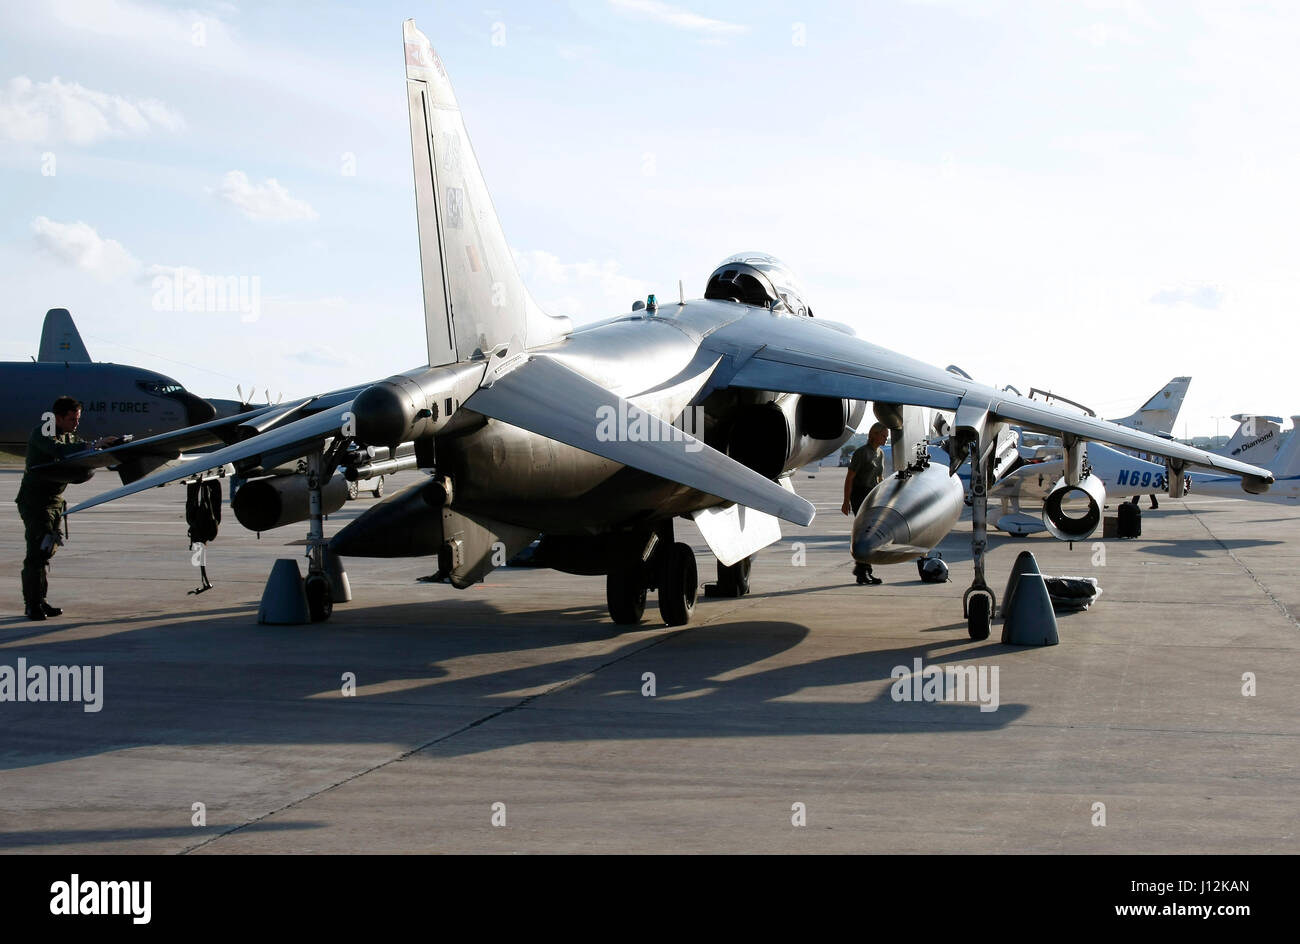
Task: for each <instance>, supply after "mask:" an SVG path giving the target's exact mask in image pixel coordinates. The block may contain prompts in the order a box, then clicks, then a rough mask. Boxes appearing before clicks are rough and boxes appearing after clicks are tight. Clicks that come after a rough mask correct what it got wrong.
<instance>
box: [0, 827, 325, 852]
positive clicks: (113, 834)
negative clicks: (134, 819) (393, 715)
mask: <svg viewBox="0 0 1300 944" xmlns="http://www.w3.org/2000/svg"><path fill="white" fill-rule="evenodd" d="M325 825H326V824H325V823H320V822H310V821H308V822H303V821H301V820H300V821H297V822H286V821H283V820H275V821H273V822H271V821H265V820H263V821H259V822H256V823H246V824H244V825H243V826H241V827H240V832H259V833H271V832H287V831H290V830H299V829H319V828H320V827H322V826H325ZM225 828H226V829H229V826H226V827H225ZM219 831H223V830H221V829H220V828H219V827H217V826H216V825H213V826H209V827H194V826H191V825H189V824H188V823H187V824H185V825H183V826H153V827H149V828H144V827H131V826H120V827H116V828H108V829H27V830H14V831H12V832H0V849H19V848H23V847H26V846H57V845H66V844H76V845H79V846H84V845H89V844H91V843H97V842H130V841H132V840H135V839H175V838H177V837H184V838H185V839H190V840H199V839H205V838H208V837H209V836H212V835H215V834H216V833H218V832H219Z"/></svg>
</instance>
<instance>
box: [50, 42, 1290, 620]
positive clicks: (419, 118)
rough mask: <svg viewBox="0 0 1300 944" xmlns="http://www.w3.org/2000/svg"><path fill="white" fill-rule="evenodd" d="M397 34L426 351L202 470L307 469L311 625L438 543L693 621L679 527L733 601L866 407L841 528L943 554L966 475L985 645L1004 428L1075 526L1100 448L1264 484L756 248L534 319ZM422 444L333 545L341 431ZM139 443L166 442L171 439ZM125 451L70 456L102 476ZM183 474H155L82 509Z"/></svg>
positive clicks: (434, 75)
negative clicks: (987, 373) (352, 566)
mask: <svg viewBox="0 0 1300 944" xmlns="http://www.w3.org/2000/svg"><path fill="white" fill-rule="evenodd" d="M403 39H404V47H405V53H406V94H407V102H408V105H409V111H410V124H411V144H412V153H413V158H414V165H415V194H416V207H417V212H416V218H417V227H418V230H419V237H420V262H421V269H422V276H423V285H424V317H425V327H426V339H427V344H428V363H427V364H425V365H423V366H420V367H417V368H415V369H413V370H408V371H406V372H404V373H400V374H395V375H393V376H391V377H389V378H387V379H386V380H380V381H379V382H377V383H372V384H369V385H366V386H363V387H357V388H353V389H351V390H345V391H335V392H333V393H330V394H325V395H323V396H321V397H309V398H306V399H303V400H300V401H297V402H296V403H292V404H287V405H284V406H281V407H277V408H275V409H273V410H267V411H262V412H259V413H256V414H245V416H244V417H242V418H241V417H235V418H232V419H231V420H227V421H217V422H218V423H223V422H226V423H231V424H238V429H236V428H235V427H234V426H226V427H222V429H221V431H220V432H221V433H222V435H223V436H224V437H228V438H229V439H231V440H234V439H236V438H237V437H239V436H246V437H247V438H244V439H242V440H240V441H234V442H233V444H232V445H229V446H227V447H225V448H222V449H218V450H217V451H215V452H213V453H212V454H211V455H210V456H209V459H208V461H209V462H210V464H211V466H212V467H214V468H216V467H220V466H222V465H223V464H225V463H228V462H229V463H235V464H236V466H237V467H238V468H240V470H241V471H243V472H247V471H248V470H251V469H254V468H257V467H261V468H270V467H272V466H274V465H276V464H278V463H281V462H284V461H288V460H291V459H293V458H296V457H300V456H305V457H306V465H307V470H308V473H307V476H306V478H305V488H306V491H307V493H308V498H309V500H308V502H306V503H304V505H305V507H306V508H307V509H308V511H307V513H304V514H303V515H302V516H301V517H298V518H297V519H296V520H300V521H301V520H307V521H309V522H310V524H309V529H310V530H309V533H308V542H307V544H308V550H307V556H308V575H307V578H306V587H305V589H306V593H307V597H308V602H309V606H310V609H311V613H312V616H313V618H314V619H323V618H325V617H327V616H328V615H329V613H330V611H331V608H332V595H333V591H332V590H331V577H330V569H329V568H327V566H326V565H327V563H330V564H331V567H334V566H336V565H337V561H330V558H331V556H332V555H338V556H341V557H344V558H346V557H348V556H368V557H413V556H426V555H436V556H437V559H438V573H437V575H436V576H438V577H441V578H443V579H446V580H449V581H450V582H451V584H452V585H453V586H455V587H460V588H463V587H467V586H470V585H471V584H473V583H475V582H477V581H479V580H481V579H483V577H484V576H485V575H486V574H487V573H488V571H490V570H491V569H492V567H493V566H494V565H495V564H497V563H500V562H501V561H503V560H506V559H508V558H509V557H511V556H513V555H514V554H515V553H516V552H518V551H520V550H521V549H523V548H525V547H526V546H528V545H529V544H531V542H532V541H534V540H535V539H536V538H538V536H540V537H541V541H540V543H539V544H538V546H537V549H536V552H535V558H534V562H535V563H538V564H541V565H544V566H549V567H553V568H556V569H559V570H563V571H567V572H569V573H577V574H589V575H593V576H599V575H603V576H604V577H605V590H606V599H607V602H608V605H609V612H610V615H611V617H612V618H613V620H614V621H615V622H616V623H620V624H634V623H637V622H639V621H640V620H641V619H642V616H643V612H644V609H645V603H646V593H647V590H657V591H658V595H659V599H658V603H659V610H660V613H661V615H662V616H663V618H664V621H665V622H666V623H668V624H669V625H683V624H685V623H687V622H688V621H689V619H690V617H691V613H692V609H693V607H694V605H695V600H696V593H697V587H698V582H699V581H698V577H697V571H696V564H695V556H694V553H693V551H692V550H691V548H690V546H689V545H687V544H685V543H680V542H676V541H675V540H674V533H673V524H674V519H676V518H677V517H679V516H681V517H690V518H693V519H694V520H695V522H696V523H697V525H698V526H699V529H700V531H701V533H702V534H703V536H704V538H705V540H706V541H707V542H708V544H709V547H710V549H711V550H712V551H713V553H714V555H715V556H716V557H717V558H718V571H719V585H720V586H721V587H722V588H723V589H724V590H730V591H732V592H734V593H735V594H736V595H739V593H742V592H744V590H743V588H744V586H745V584H746V583H747V575H748V559H749V558H750V556H751V555H753V554H755V553H756V552H757V551H758V550H759V549H761V548H763V547H765V546H767V545H769V544H771V543H773V542H774V541H776V540H777V539H779V537H780V527H779V524H778V521H777V519H783V520H785V521H788V522H791V523H793V524H796V525H799V526H806V525H807V524H809V523H810V522H811V521H812V518H813V506H812V504H811V503H809V502H808V501H805V500H804V499H803V498H800V497H799V496H798V495H796V494H795V493H794V490H793V488H792V486H791V484H790V475H791V474H793V472H794V470H796V469H798V468H800V467H802V466H804V465H806V464H808V463H810V462H813V461H815V460H817V459H818V458H820V457H822V456H825V455H828V454H830V453H833V452H835V451H836V450H838V449H839V448H840V446H841V444H842V443H844V442H845V441H846V440H847V439H848V437H849V436H850V435H851V434H852V432H853V431H854V430H855V429H856V428H857V426H858V425H859V423H860V422H861V421H862V419H863V417H864V416H865V412H866V403H867V401H870V402H871V403H872V404H873V410H874V413H875V415H876V417H877V418H879V419H880V421H881V422H883V423H885V424H886V425H887V426H889V427H890V428H891V430H892V431H893V440H894V442H895V443H897V444H899V445H897V446H896V447H895V449H894V450H893V455H894V458H893V469H894V472H895V473H896V474H894V475H892V476H890V477H888V478H886V480H885V481H884V482H882V483H881V485H880V486H879V487H878V488H877V489H876V490H875V491H873V492H872V493H871V495H870V496H869V497H868V499H867V501H865V502H864V503H863V505H862V507H861V509H860V511H859V513H858V516H857V518H856V519H855V521H854V523H853V532H852V551H853V554H854V556H855V557H857V558H858V559H859V560H864V561H873V562H874V561H881V562H884V561H886V560H891V559H897V558H898V557H899V556H900V555H901V556H902V557H903V558H912V557H915V556H917V555H919V554H923V553H925V552H926V551H927V550H928V549H930V548H932V547H933V546H934V545H935V544H936V543H937V542H938V541H939V540H941V539H942V538H943V537H944V536H945V535H947V533H948V531H949V530H950V529H951V528H952V526H953V524H954V523H955V522H956V521H957V519H958V517H959V516H960V513H961V510H962V507H963V498H964V494H963V492H964V490H963V488H962V485H961V479H960V478H959V477H958V476H957V475H956V474H955V473H956V471H957V469H958V468H959V467H960V466H961V465H962V464H963V463H965V462H967V461H969V462H971V463H972V464H973V467H974V468H975V469H976V474H975V475H973V476H972V482H973V485H972V488H971V492H972V507H973V509H974V515H973V529H974V535H973V540H972V547H973V550H974V565H975V568H974V569H975V576H974V580H973V582H972V585H971V587H970V588H969V589H968V590H967V591H966V594H965V596H964V597H963V603H962V608H963V613H964V614H965V616H966V618H967V622H968V630H969V632H970V635H971V637H972V638H974V639H984V638H987V636H988V633H989V623H990V619H991V617H992V616H993V614H994V610H995V605H996V601H995V598H994V594H993V591H992V589H990V587H989V586H988V584H987V583H986V581H985V579H984V564H985V548H986V523H987V518H986V513H987V489H988V487H989V486H990V485H991V484H992V483H993V482H994V481H996V479H997V476H998V475H999V472H1000V470H1001V469H1003V467H1004V463H1005V458H1006V457H1008V455H1009V453H1008V445H1010V453H1012V454H1014V452H1015V448H1014V442H1013V441H1012V440H1011V438H1010V437H1009V436H1008V424H1012V423H1014V424H1019V425H1021V426H1023V427H1025V428H1028V429H1032V430H1036V431H1040V432H1044V433H1049V434H1055V435H1058V436H1062V437H1064V449H1065V452H1066V455H1067V458H1068V461H1067V463H1066V467H1065V470H1064V474H1063V476H1062V477H1061V480H1060V481H1059V482H1058V483H1056V486H1055V490H1056V491H1057V492H1061V493H1065V494H1070V495H1075V494H1077V495H1079V496H1082V498H1083V499H1085V501H1084V502H1083V504H1084V505H1085V511H1084V513H1083V514H1082V515H1081V516H1080V517H1078V518H1070V519H1068V526H1069V527H1070V528H1072V529H1073V533H1075V534H1077V535H1080V536H1082V535H1084V534H1086V533H1091V531H1092V530H1093V529H1094V528H1095V526H1096V522H1097V521H1098V520H1100V510H1099V509H1100V507H1101V504H1102V502H1103V501H1104V490H1103V489H1102V487H1101V486H1100V484H1099V483H1098V482H1097V480H1096V478H1095V477H1094V476H1090V475H1089V472H1088V469H1087V468H1086V466H1085V464H1084V461H1083V456H1084V451H1083V449H1084V443H1085V442H1086V441H1087V440H1099V441H1105V442H1111V443H1115V444H1118V445H1121V446H1124V447H1127V448H1132V449H1141V450H1144V451H1146V452H1150V453H1153V454H1159V455H1161V456H1164V457H1165V458H1166V461H1167V462H1168V464H1169V466H1170V467H1171V468H1174V469H1177V470H1178V471H1179V472H1181V471H1182V470H1183V469H1184V468H1186V467H1189V466H1203V467H1206V468H1209V469H1214V470H1216V471H1219V472H1223V473H1226V474H1230V475H1234V476H1239V477H1240V479H1241V483H1242V485H1243V487H1244V488H1246V490H1247V491H1263V490H1265V489H1267V488H1268V486H1269V484H1270V483H1271V482H1272V476H1271V474H1270V473H1269V472H1268V471H1267V470H1266V469H1262V468H1259V467H1257V466H1254V465H1249V464H1247V463H1244V462H1241V461H1238V460H1235V459H1231V458H1225V457H1220V456H1215V455H1211V454H1210V453H1207V452H1203V451H1201V450H1199V449H1192V448H1189V447H1186V446H1182V445H1179V444H1177V443H1172V442H1167V441H1165V440H1162V439H1159V438H1156V437H1154V436H1151V435H1148V434H1146V433H1143V432H1140V431H1136V430H1132V429H1126V428H1124V427H1121V426H1116V425H1114V424H1112V423H1107V422H1106V421H1104V420H1099V419H1096V418H1092V417H1087V416H1079V415H1077V414H1074V413H1071V412H1068V411H1064V410H1061V409H1059V408H1056V407H1053V406H1050V405H1047V404H1044V403H1042V402H1035V401H1031V400H1029V399H1026V398H1025V397H1022V396H1019V395H1017V394H1011V393H1007V392H1003V391H999V390H996V389H994V388H992V387H987V386H983V385H981V384H978V383H975V382H974V381H972V380H970V379H969V378H965V377H962V376H959V375H957V374H954V373H952V372H949V371H945V370H940V369H938V368H936V367H931V366H929V365H927V364H923V363H921V362H919V361H915V360H912V359H910V358H907V357H903V356H901V355H899V354H895V353H893V352H891V351H888V350H885V349H884V348H881V347H878V346H876V345H874V344H872V343H871V342H869V341H866V340H863V339H860V338H857V337H855V336H853V334H852V332H851V330H850V329H848V328H845V327H842V326H838V325H835V324H831V323H826V322H824V321H822V320H820V319H814V318H813V312H812V309H811V308H810V307H809V305H808V303H807V301H806V296H805V295H804V293H803V292H802V291H801V290H800V289H799V287H798V285H797V283H796V282H795V280H794V279H793V277H792V276H791V275H790V273H789V272H788V270H787V269H786V268H785V267H784V266H783V265H781V264H780V263H779V262H778V261H777V260H775V259H773V258H772V257H770V256H767V255H762V254H758V253H746V254H741V255H737V256H732V257H731V258H729V259H727V260H726V261H725V262H723V263H722V265H720V266H718V268H717V269H715V270H714V272H713V273H712V274H711V275H710V276H709V279H708V281H707V283H706V285H705V290H704V297H703V298H696V299H691V300H689V301H688V300H686V299H685V298H684V297H682V298H680V299H679V300H678V301H676V302H671V303H669V302H657V301H656V299H655V297H654V296H651V297H650V298H649V299H648V300H647V302H646V304H645V305H644V307H637V306H634V310H633V311H631V312H630V313H627V314H623V315H620V316H618V317H615V318H611V319H609V320H606V321H602V322H600V323H597V324H592V325H588V326H585V327H582V328H579V329H576V330H575V329H573V328H572V327H571V325H570V322H569V320H568V319H567V318H557V317H551V316H549V315H547V314H546V313H544V312H543V311H542V310H541V309H540V308H539V307H538V306H537V304H536V303H535V302H534V301H533V299H532V298H531V296H530V295H529V294H528V291H527V289H526V288H525V286H524V285H523V283H522V281H521V280H520V278H519V275H518V272H517V271H516V268H515V265H514V261H513V259H512V257H511V253H510V249H509V246H508V245H507V242H506V239H505V236H504V235H503V233H502V229H501V225H500V223H499V222H498V220H497V216H496V213H495V211H494V210H493V208H492V203H491V200H490V198H489V196H488V191H487V187H486V185H485V183H484V181H483V177H482V174H481V172H480V170H479V166H478V163H477V161H476V159H475V157H474V153H473V151H472V149H471V147H470V143H469V138H468V136H467V135H466V132H465V125H464V122H463V120H462V118H461V113H460V109H459V107H458V106H457V103H456V98H455V95H454V94H453V93H452V88H451V84H450V83H449V82H448V79H447V72H446V70H445V68H444V67H443V63H442V61H441V60H440V59H439V58H438V56H437V55H436V53H435V52H434V51H433V49H432V47H431V46H430V44H429V41H428V39H426V38H425V36H424V35H423V34H422V33H421V32H420V31H419V30H418V29H416V27H415V23H414V21H410V20H408V21H407V22H406V23H405V25H404V27H403ZM638 305H639V303H638ZM208 425H209V426H210V427H211V426H212V424H208ZM209 432H211V430H209ZM930 435H939V436H942V437H943V438H944V439H946V440H947V445H948V449H949V454H950V455H951V456H952V457H953V458H952V461H951V462H950V463H949V464H948V465H937V464H930V463H929V461H928V454H927V452H926V439H927V437H928V436H930ZM408 442H410V443H414V453H415V456H416V458H417V465H418V466H419V467H420V468H421V469H423V470H426V471H427V472H429V473H430V474H429V475H428V476H426V477H422V479H421V481H419V482H418V483H417V484H415V485H412V486H410V487H408V488H407V489H405V490H404V491H401V492H399V493H397V494H394V495H391V496H389V497H387V498H385V499H384V500H383V501H381V502H379V503H378V504H376V505H373V506H371V507H370V508H369V509H368V510H367V511H366V512H365V513H364V514H362V515H360V516H359V517H358V518H356V519H355V520H353V521H352V522H350V523H349V524H348V525H347V526H346V527H345V528H343V529H342V530H341V531H340V532H338V533H337V534H336V535H335V536H334V537H333V539H332V540H326V539H325V537H324V533H323V526H322V514H321V511H322V498H321V492H322V489H323V488H324V487H325V486H326V485H327V484H328V481H329V479H330V477H331V475H332V474H334V469H335V466H336V464H337V458H338V456H340V455H341V454H342V453H343V452H344V451H345V450H346V449H347V448H348V446H349V445H350V444H353V443H355V444H360V445H363V446H365V447H367V448H369V447H396V446H398V445H400V444H405V443H408ZM904 444H905V445H904ZM133 445H137V446H139V444H133ZM124 448H127V449H129V448H130V447H124ZM146 448H151V449H154V450H156V451H165V450H166V449H168V448H170V446H169V440H168V439H167V438H166V437H159V438H156V441H155V442H153V443H152V444H147V446H146ZM116 451H117V450H115V449H109V450H105V451H104V452H103V453H94V454H89V455H82V456H81V457H80V459H76V458H71V459H68V460H65V461H64V463H63V465H73V464H76V463H78V462H79V463H80V464H81V465H82V466H85V467H89V466H91V465H94V466H106V465H111V464H113V463H114V462H115V461H117V460H116V459H115V457H114V453H115V452H116ZM181 477H183V473H181V472H177V471H176V470H171V469H168V470H163V471H160V472H157V473H154V474H151V475H148V476H145V477H143V478H140V479H138V480H136V481H134V482H132V483H131V484H130V485H127V486H125V487H123V488H119V489H116V490H114V491H110V492H107V493H104V494H102V495H99V496H96V497H95V498H92V499H90V500H89V501H85V502H82V503H81V504H80V505H78V506H77V507H76V508H74V509H73V512H79V511H82V510H84V509H87V508H90V507H93V506H95V505H98V504H101V503H103V502H106V501H111V500H113V499H115V498H120V497H122V496H124V495H128V494H131V493H133V492H137V491H141V490H142V489H146V488H151V487H153V486H157V485H161V484H164V483H165V482H168V481H172V480H175V479H178V478H181ZM1172 478H1173V479H1174V480H1175V481H1176V482H1181V481H1182V475H1181V474H1180V475H1176V476H1173V477H1172ZM502 550H504V554H502V553H501V552H502Z"/></svg>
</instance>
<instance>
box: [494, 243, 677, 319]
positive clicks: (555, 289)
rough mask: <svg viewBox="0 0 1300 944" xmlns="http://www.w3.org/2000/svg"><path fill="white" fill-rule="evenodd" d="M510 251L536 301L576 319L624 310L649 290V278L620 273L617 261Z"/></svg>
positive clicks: (608, 314) (536, 251)
mask: <svg viewBox="0 0 1300 944" xmlns="http://www.w3.org/2000/svg"><path fill="white" fill-rule="evenodd" d="M513 252H514V257H515V265H516V266H518V268H519V275H520V277H521V278H522V279H523V280H524V283H525V284H526V285H527V286H528V289H529V291H530V292H531V293H532V295H533V297H534V298H535V299H537V302H538V304H540V305H541V306H542V307H543V308H545V309H546V310H547V311H548V312H550V313H551V314H553V315H568V316H569V317H570V318H573V319H574V320H575V321H577V322H579V323H581V322H584V321H593V320H596V319H598V318H609V317H613V316H614V315H620V314H626V313H627V312H629V311H631V309H632V302H634V301H636V300H637V299H638V298H640V299H642V300H644V299H645V296H646V295H647V294H648V293H649V292H650V291H651V289H650V283H649V282H646V281H644V280H642V279H636V278H632V277H630V276H627V275H624V274H622V273H621V272H620V271H619V265H618V263H617V262H613V261H608V262H561V261H560V259H559V257H558V256H555V255H552V254H551V253H549V252H545V251H543V250H540V249H531V250H527V251H519V250H513ZM664 294H665V295H667V294H669V293H664ZM674 297H675V296H674Z"/></svg>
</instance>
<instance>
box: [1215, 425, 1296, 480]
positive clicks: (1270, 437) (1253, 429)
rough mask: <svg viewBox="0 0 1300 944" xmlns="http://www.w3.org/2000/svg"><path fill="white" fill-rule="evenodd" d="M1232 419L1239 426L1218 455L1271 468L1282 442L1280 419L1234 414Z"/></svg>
mask: <svg viewBox="0 0 1300 944" xmlns="http://www.w3.org/2000/svg"><path fill="white" fill-rule="evenodd" d="M1232 418H1233V419H1234V420H1236V421H1237V422H1238V423H1239V424H1240V425H1239V426H1238V427H1237V429H1236V432H1234V433H1233V434H1232V436H1231V437H1230V438H1229V439H1228V442H1227V443H1226V444H1225V445H1224V447H1223V448H1222V449H1221V450H1219V453H1220V455H1225V456H1231V457H1232V458H1234V459H1240V460H1241V461H1242V462H1251V463H1254V464H1255V465H1262V466H1266V467H1269V468H1272V463H1273V461H1274V460H1275V459H1276V458H1277V456H1278V447H1279V446H1280V445H1281V441H1282V417H1280V416H1261V415H1259V414H1257V413H1236V414H1234V415H1233V417H1232Z"/></svg>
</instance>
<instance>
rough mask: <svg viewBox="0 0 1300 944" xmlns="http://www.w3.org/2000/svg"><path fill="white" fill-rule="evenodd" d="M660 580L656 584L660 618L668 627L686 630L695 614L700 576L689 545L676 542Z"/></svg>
mask: <svg viewBox="0 0 1300 944" xmlns="http://www.w3.org/2000/svg"><path fill="white" fill-rule="evenodd" d="M665 565H666V566H665V567H664V573H663V579H661V580H660V581H659V615H660V616H662V617H663V619H664V622H665V623H667V624H668V625H669V626H685V625H686V624H687V623H689V622H690V621H691V614H692V613H694V612H695V599H696V597H697V595H698V594H699V590H700V575H699V571H698V570H697V569H696V567H695V552H694V551H693V550H691V546H690V545H689V544H683V543H682V542H681V541H678V542H677V543H676V544H674V545H673V546H672V549H671V550H670V551H669V552H668V560H667V561H665Z"/></svg>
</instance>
